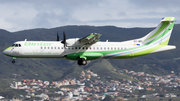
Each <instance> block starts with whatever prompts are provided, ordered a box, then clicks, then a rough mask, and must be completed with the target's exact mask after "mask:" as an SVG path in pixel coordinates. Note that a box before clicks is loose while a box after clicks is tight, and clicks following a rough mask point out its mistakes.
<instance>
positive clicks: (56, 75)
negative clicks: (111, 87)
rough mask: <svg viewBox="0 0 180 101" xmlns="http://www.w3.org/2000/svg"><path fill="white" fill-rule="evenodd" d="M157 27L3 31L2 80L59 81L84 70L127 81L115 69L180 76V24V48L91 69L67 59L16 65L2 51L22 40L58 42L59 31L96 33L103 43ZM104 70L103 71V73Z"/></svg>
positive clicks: (70, 35) (102, 62)
mask: <svg viewBox="0 0 180 101" xmlns="http://www.w3.org/2000/svg"><path fill="white" fill-rule="evenodd" d="M152 29H153V28H118V27H114V26H102V27H94V26H64V27H57V28H52V29H44V28H41V29H30V30H23V31H18V32H8V31H6V30H2V29H1V30H0V46H1V47H0V51H1V52H0V78H14V75H13V74H19V75H18V76H17V78H19V79H21V78H28V79H31V78H36V79H43V80H50V81H52V80H59V79H62V78H64V77H72V76H75V77H76V76H77V75H79V73H80V72H81V71H82V70H84V69H90V70H93V71H94V72H95V73H98V74H99V75H101V76H102V77H104V78H106V76H111V77H112V78H115V79H122V78H127V79H129V78H128V77H127V76H123V75H120V74H118V73H116V72H114V71H113V70H114V69H117V70H119V69H128V70H134V71H144V72H146V73H151V74H152V73H153V74H158V75H160V74H163V73H167V72H170V71H172V70H173V71H175V73H178V72H179V71H180V60H178V59H176V60H174V58H178V57H180V48H179V46H180V44H179V43H180V40H179V37H180V35H179V32H180V25H175V27H174V30H173V32H172V36H171V39H170V44H172V45H176V46H177V49H176V50H172V51H167V52H162V53H156V54H151V55H147V56H143V57H138V58H133V59H122V60H120V59H118V60H115V59H112V60H95V61H91V62H90V63H89V64H88V65H87V66H78V65H77V63H76V61H70V60H64V59H19V58H18V59H17V60H16V63H15V64H12V63H11V61H12V59H11V58H10V57H7V56H5V55H3V54H2V51H3V50H4V49H5V48H7V47H8V46H10V45H11V44H13V42H15V41H20V40H24V39H27V40H41V41H52V40H56V34H57V32H59V36H60V39H62V36H61V34H62V31H63V30H65V31H66V34H67V38H74V37H84V36H86V35H88V34H89V33H92V32H96V33H100V34H102V36H101V37H100V39H101V40H100V41H106V40H107V39H108V40H109V41H124V40H130V39H134V38H139V37H142V36H144V35H146V34H147V33H149V32H150V31H151V30H152ZM102 71H103V72H102Z"/></svg>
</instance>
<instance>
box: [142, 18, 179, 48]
mask: <svg viewBox="0 0 180 101" xmlns="http://www.w3.org/2000/svg"><path fill="white" fill-rule="evenodd" d="M175 20H176V18H175V17H165V18H163V19H162V20H161V22H160V23H159V25H158V26H157V27H156V28H155V29H154V30H153V31H151V32H150V33H149V34H147V35H146V36H144V37H143V38H142V40H143V42H142V43H143V44H144V45H149V44H152V43H153V44H159V45H168V42H169V39H170V36H171V32H172V29H173V26H174V22H175Z"/></svg>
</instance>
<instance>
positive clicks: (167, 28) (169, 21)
mask: <svg viewBox="0 0 180 101" xmlns="http://www.w3.org/2000/svg"><path fill="white" fill-rule="evenodd" d="M175 20H176V18H175V17H164V18H162V19H161V21H160V23H159V24H158V26H157V27H156V28H155V29H154V30H152V31H151V32H149V33H148V34H147V35H145V36H144V37H142V38H138V39H133V40H128V41H123V42H108V40H107V41H105V42H101V41H99V40H100V39H99V37H100V36H101V34H99V33H91V34H90V35H88V36H86V37H83V38H71V39H66V34H65V32H64V31H63V40H62V41H60V40H59V35H58V33H57V40H56V41H27V39H25V40H24V41H17V42H15V43H14V44H13V45H12V46H10V47H8V48H7V49H5V50H4V51H3V54H5V55H7V56H10V57H12V59H13V60H12V63H15V59H16V58H64V59H68V60H75V61H77V64H78V65H80V66H81V65H86V64H87V61H89V60H96V59H125V58H134V57H139V56H144V55H147V54H152V53H157V52H162V51H167V50H172V49H176V46H173V45H168V42H169V39H170V36H171V32H172V30H173V26H174V23H175Z"/></svg>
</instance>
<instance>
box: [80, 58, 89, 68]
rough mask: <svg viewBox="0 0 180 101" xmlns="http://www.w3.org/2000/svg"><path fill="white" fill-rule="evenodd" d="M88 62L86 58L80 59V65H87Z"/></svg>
mask: <svg viewBox="0 0 180 101" xmlns="http://www.w3.org/2000/svg"><path fill="white" fill-rule="evenodd" d="M86 64H87V61H86V60H85V59H84V58H80V59H79V60H78V65H80V66H81V65H86Z"/></svg>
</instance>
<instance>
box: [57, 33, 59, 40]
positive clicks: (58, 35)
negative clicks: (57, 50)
mask: <svg viewBox="0 0 180 101" xmlns="http://www.w3.org/2000/svg"><path fill="white" fill-rule="evenodd" d="M57 41H59V35H58V32H57Z"/></svg>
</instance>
